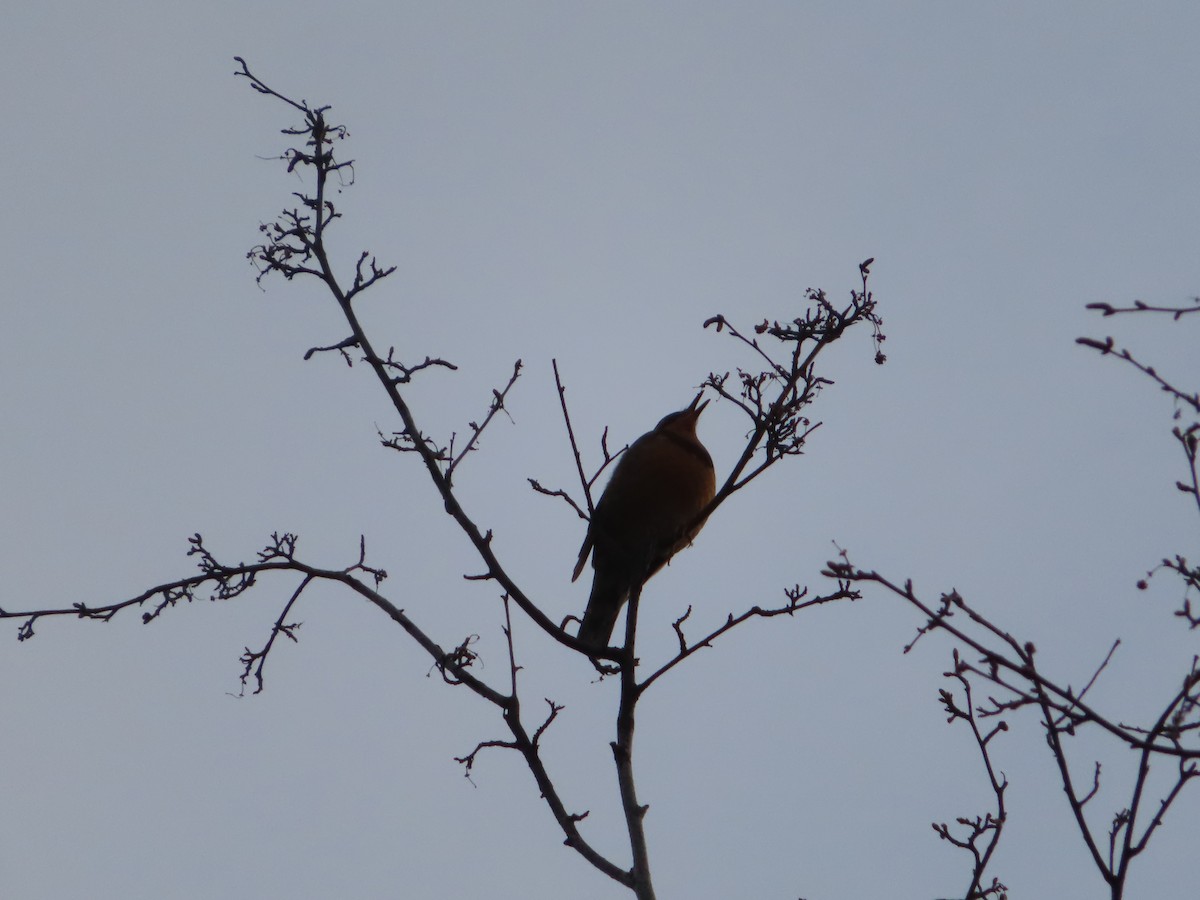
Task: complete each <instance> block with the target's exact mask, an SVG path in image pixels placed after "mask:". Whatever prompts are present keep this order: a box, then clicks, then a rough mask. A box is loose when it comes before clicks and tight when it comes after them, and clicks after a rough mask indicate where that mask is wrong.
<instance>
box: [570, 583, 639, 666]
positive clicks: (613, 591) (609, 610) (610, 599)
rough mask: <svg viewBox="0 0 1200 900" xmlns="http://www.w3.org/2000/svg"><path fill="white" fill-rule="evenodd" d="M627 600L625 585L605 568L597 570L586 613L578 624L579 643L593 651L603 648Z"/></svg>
mask: <svg viewBox="0 0 1200 900" xmlns="http://www.w3.org/2000/svg"><path fill="white" fill-rule="evenodd" d="M628 598H629V586H628V584H626V583H625V579H623V578H621V577H619V576H618V575H617V573H615V572H613V571H611V569H609V567H607V566H606V567H604V568H603V569H597V570H596V577H595V579H594V580H593V581H592V593H591V596H590V597H588V605H587V611H586V612H584V614H583V622H581V623H580V625H579V640H581V641H583V642H584V643H585V644H590V645H591V646H593V647H595V648H597V649H602V648H604V647H607V646H608V643H609V641H610V640H611V639H612V633H613V628H614V627H615V626H616V624H617V616H619V615H620V614H621V607H622V606H624V605H625V601H626V600H627V599H628Z"/></svg>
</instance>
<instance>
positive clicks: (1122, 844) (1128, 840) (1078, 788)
mask: <svg viewBox="0 0 1200 900" xmlns="http://www.w3.org/2000/svg"><path fill="white" fill-rule="evenodd" d="M1089 308H1090V309H1096V310H1099V311H1101V312H1102V313H1103V314H1104V315H1105V316H1110V315H1115V314H1117V313H1134V312H1142V313H1151V312H1158V313H1169V314H1171V316H1172V320H1173V321H1175V322H1178V321H1179V320H1180V319H1181V317H1182V316H1183V315H1184V314H1186V313H1190V312H1195V311H1197V310H1200V299H1198V300H1197V303H1196V306H1195V307H1184V308H1174V307H1153V306H1149V305H1147V304H1145V303H1142V302H1141V301H1137V302H1135V303H1134V305H1133V306H1132V307H1128V308H1115V307H1113V306H1111V305H1110V304H1107V303H1093V304H1090V305H1089ZM1077 342H1078V343H1079V344H1081V345H1083V346H1085V347H1089V348H1091V349H1094V350H1097V351H1099V352H1100V353H1101V354H1103V355H1105V356H1109V355H1111V356H1114V357H1115V358H1118V359H1120V360H1123V361H1124V362H1126V363H1128V364H1129V365H1131V366H1133V367H1134V368H1135V369H1137V370H1138V371H1139V372H1141V373H1143V374H1144V375H1146V376H1147V377H1149V378H1150V379H1151V380H1153V381H1154V382H1155V383H1156V384H1157V385H1158V387H1159V389H1160V390H1162V391H1163V392H1165V393H1167V394H1168V395H1170V396H1171V397H1172V398H1173V400H1174V403H1175V413H1174V418H1175V420H1176V422H1177V423H1179V424H1177V425H1176V426H1175V427H1174V428H1173V429H1172V435H1173V436H1174V438H1175V440H1176V441H1177V442H1178V443H1179V445H1180V447H1181V448H1182V450H1183V455H1184V458H1185V460H1186V463H1187V472H1188V476H1187V480H1184V481H1178V482H1176V487H1178V489H1179V490H1180V491H1181V492H1182V493H1184V494H1187V495H1188V496H1190V497H1191V498H1192V499H1193V501H1194V502H1195V503H1196V508H1197V512H1200V479H1198V476H1197V444H1198V443H1200V392H1195V391H1193V392H1188V391H1185V390H1181V389H1180V388H1178V387H1176V386H1175V385H1174V384H1172V383H1171V382H1170V381H1168V380H1167V379H1166V378H1164V377H1163V376H1162V375H1160V374H1159V373H1158V372H1157V371H1156V370H1155V368H1154V367H1153V366H1150V365H1147V364H1145V363H1142V362H1140V361H1139V360H1138V359H1136V358H1135V357H1134V356H1133V354H1131V353H1130V352H1129V351H1128V350H1125V349H1117V347H1116V342H1115V341H1114V340H1113V338H1111V337H1108V338H1105V339H1104V340H1097V339H1094V338H1079V339H1078V341H1077ZM1185 414H1186V415H1188V416H1189V417H1190V418H1191V419H1192V421H1190V422H1187V423H1184V422H1181V421H1180V420H1181V419H1183V417H1184V415H1185ZM1158 571H1170V572H1174V573H1175V574H1176V575H1177V576H1179V578H1180V579H1181V580H1182V582H1183V584H1184V597H1183V602H1182V605H1181V608H1180V609H1179V610H1178V611H1177V612H1176V615H1177V616H1179V617H1180V618H1183V619H1184V620H1185V621H1186V622H1187V623H1188V626H1189V627H1190V628H1196V627H1197V626H1198V625H1200V616H1198V615H1197V613H1196V612H1195V611H1194V609H1193V605H1192V596H1193V595H1194V594H1195V593H1196V591H1197V590H1200V569H1197V568H1196V567H1193V566H1191V565H1189V563H1188V561H1187V559H1186V558H1185V557H1184V556H1182V555H1179V554H1177V555H1175V556H1174V557H1173V558H1170V557H1168V558H1165V559H1163V561H1162V562H1161V563H1160V564H1159V565H1158V566H1157V567H1156V568H1155V569H1152V570H1151V571H1150V572H1149V573H1148V574H1147V576H1146V578H1145V579H1143V580H1142V581H1139V582H1138V587H1139V588H1140V589H1143V590H1144V589H1145V588H1146V587H1147V586H1148V579H1149V578H1150V577H1152V576H1153V575H1154V574H1155V572H1158ZM825 574H826V575H828V576H830V577H834V578H837V579H839V583H848V584H861V583H863V582H871V583H874V584H877V585H879V586H881V587H882V588H884V589H885V590H886V591H888V592H890V593H891V594H893V595H895V596H897V597H899V598H900V599H902V600H903V601H905V602H906V603H908V604H909V605H911V606H912V607H914V608H915V609H916V610H917V611H918V612H919V613H920V615H921V617H922V620H923V621H922V624H921V626H920V627H919V628H918V630H917V635H916V637H915V638H914V639H913V640H912V641H911V642H910V643H909V644H908V645H907V646H906V647H905V652H908V651H909V650H911V649H912V648H913V647H914V646H915V644H916V643H917V641H919V640H920V639H921V638H922V637H923V636H924V635H926V634H930V633H933V632H941V633H943V634H947V635H949V636H950V637H951V638H952V639H953V641H954V643H955V644H956V647H957V648H963V650H964V651H966V652H968V653H969V654H971V655H974V656H975V657H976V660H977V661H975V662H968V661H967V660H965V659H964V658H962V657H961V656H960V653H959V650H958V649H955V651H954V669H953V671H952V672H948V673H946V674H947V676H948V677H953V678H955V679H956V680H957V681H958V682H959V684H960V685H961V686H962V688H963V690H964V692H965V696H966V702H965V704H959V703H958V702H957V700H956V699H955V698H954V696H953V695H952V693H951V692H950V691H946V690H943V691H941V701H942V704H943V706H944V707H945V709H946V711H947V713H948V714H949V715H950V720H951V721H952V722H953V721H956V720H963V721H966V722H968V724H969V725H970V726H971V728H972V732H973V734H974V737H975V741H976V744H977V745H978V746H979V748H980V752H981V753H982V755H983V758H984V762H985V767H986V769H987V773H988V778H989V781H990V782H991V786H992V790H993V792H994V793H995V795H996V800H997V812H996V813H988V814H985V815H984V816H982V817H974V818H966V817H964V818H960V819H959V820H958V824H959V825H960V826H962V827H963V828H965V829H966V831H965V833H963V834H962V836H959V835H955V834H954V833H953V832H952V831H951V829H950V827H949V826H948V825H946V824H945V823H942V824H935V825H934V829H935V831H936V832H937V833H938V835H939V836H940V837H941V838H942V839H943V840H947V841H949V842H951V843H952V844H954V845H955V846H957V847H960V848H962V849H965V850H968V851H970V852H971V854H972V857H973V861H974V865H973V876H972V884H971V888H970V890H969V891H968V894H967V896H968V897H986V896H989V895H991V894H996V893H998V892H1001V891H1003V890H1004V888H1003V886H1002V885H999V882H997V881H996V880H995V879H993V882H992V887H991V888H987V889H985V888H983V887H982V885H983V882H982V880H981V879H982V876H983V870H984V868H985V867H986V864H987V861H988V859H989V857H990V856H991V853H992V850H994V848H995V845H996V842H997V841H998V840H999V837H1000V833H1001V831H1002V828H1003V825H1004V821H1005V814H1004V796H1003V795H1004V788H1005V787H1006V785H1007V782H1006V781H1005V780H1004V779H1003V776H1001V777H999V778H997V776H996V772H995V770H994V768H993V766H992V763H991V760H990V757H989V746H988V745H989V744H990V742H991V739H992V738H993V737H995V736H996V734H997V733H998V732H999V731H1000V730H1007V724H1006V723H1005V721H1004V720H1002V719H998V723H999V724H998V725H997V726H995V727H993V728H992V729H991V730H990V731H988V732H987V733H986V734H985V733H984V732H983V730H982V729H981V728H980V727H979V723H980V721H982V720H986V719H989V718H992V717H998V716H1001V715H1005V714H1009V713H1016V712H1018V711H1020V710H1024V709H1031V710H1034V711H1036V712H1037V714H1038V716H1039V720H1040V726H1041V729H1042V731H1043V732H1044V735H1045V739H1046V743H1047V745H1048V746H1049V748H1050V752H1051V754H1052V756H1053V758H1054V761H1055V764H1056V765H1057V767H1058V770H1059V774H1060V776H1061V779H1062V785H1063V791H1064V793H1065V795H1066V798H1067V803H1068V805H1069V807H1070V809H1071V812H1072V814H1073V816H1074V818H1075V822H1076V825H1077V827H1078V830H1079V834H1080V836H1081V837H1082V839H1083V842H1084V844H1085V845H1086V846H1087V848H1088V851H1089V853H1090V854H1091V857H1092V860H1093V862H1094V864H1095V866H1096V869H1097V870H1098V871H1099V872H1100V874H1101V875H1102V877H1103V878H1104V880H1105V881H1106V883H1107V884H1108V885H1109V888H1110V891H1111V896H1112V897H1113V898H1120V897H1122V896H1123V892H1124V887H1125V884H1126V880H1127V877H1128V874H1129V866H1130V864H1131V863H1132V861H1133V860H1134V859H1135V858H1136V857H1137V856H1138V855H1140V854H1141V853H1142V852H1144V851H1145V849H1146V847H1147V845H1148V843H1149V841H1150V839H1151V838H1152V837H1153V835H1154V834H1155V832H1156V831H1157V830H1158V828H1159V827H1160V826H1161V825H1162V823H1163V821H1164V817H1165V816H1166V814H1167V812H1168V811H1169V809H1170V808H1171V806H1172V805H1173V804H1174V803H1175V801H1176V799H1177V798H1178V797H1179V795H1180V793H1181V792H1182V791H1183V789H1184V787H1185V786H1186V785H1187V784H1188V783H1189V782H1190V781H1192V780H1193V779H1195V778H1196V777H1197V776H1198V775H1200V656H1193V657H1192V659H1191V661H1190V663H1189V666H1188V669H1187V671H1186V672H1185V673H1184V674H1183V676H1182V677H1181V678H1180V680H1179V687H1178V689H1177V690H1175V691H1174V693H1173V694H1171V695H1170V696H1169V697H1167V698H1166V700H1165V702H1164V704H1163V705H1162V707H1161V709H1160V710H1159V712H1158V713H1157V715H1155V716H1154V718H1153V721H1152V722H1151V723H1150V724H1147V725H1131V724H1128V723H1127V722H1125V721H1123V720H1117V719H1114V718H1112V717H1110V716H1106V715H1105V714H1103V713H1101V712H1100V711H1099V710H1098V709H1097V708H1095V707H1094V706H1093V705H1091V704H1090V703H1089V702H1088V700H1087V699H1086V698H1087V695H1088V692H1089V691H1090V690H1091V688H1092V687H1093V686H1094V685H1095V684H1096V682H1097V680H1098V679H1099V678H1100V676H1101V674H1102V673H1103V672H1104V671H1105V670H1106V669H1107V668H1108V666H1109V663H1110V662H1112V660H1113V658H1114V655H1115V653H1116V651H1117V649H1118V647H1119V646H1120V643H1121V642H1120V640H1119V639H1118V640H1115V641H1114V642H1113V644H1112V646H1111V648H1110V649H1109V651H1108V653H1107V655H1106V656H1105V657H1104V659H1103V660H1102V661H1101V662H1100V664H1099V665H1098V666H1097V667H1096V669H1095V671H1094V672H1093V673H1092V675H1091V677H1090V678H1089V679H1088V681H1087V682H1086V683H1085V684H1084V686H1083V688H1082V689H1080V690H1078V691H1076V690H1075V689H1073V688H1072V687H1071V686H1070V685H1069V684H1068V685H1065V686H1063V685H1060V684H1059V683H1057V682H1056V681H1054V680H1052V679H1050V678H1049V677H1047V676H1046V675H1044V674H1043V673H1042V671H1041V669H1040V667H1039V664H1038V661H1037V651H1036V648H1035V647H1034V645H1033V643H1032V642H1030V641H1020V640H1018V639H1017V638H1016V637H1014V636H1013V635H1012V634H1011V633H1009V632H1008V631H1006V630H1004V629H1002V628H1001V627H999V626H998V625H996V624H994V623H993V622H991V621H990V620H989V619H987V618H986V617H985V616H983V615H982V614H981V613H980V612H979V611H977V610H975V609H974V608H972V607H971V606H970V605H969V604H968V603H967V602H966V601H965V600H964V599H963V597H962V596H961V595H960V594H959V593H958V592H957V591H953V590H952V591H949V592H945V593H943V594H942V595H941V596H940V598H939V599H938V601H937V603H927V602H926V601H924V600H922V599H921V598H920V597H919V596H918V594H917V593H916V591H915V589H914V588H913V584H912V582H911V581H905V582H904V583H903V584H898V583H895V582H893V581H890V580H889V579H887V578H885V577H884V576H882V575H880V574H879V573H878V572H873V571H866V570H863V569H859V568H857V567H856V566H854V565H853V564H851V562H850V560H849V558H848V556H847V555H846V553H845V551H841V553H840V558H839V559H837V560H834V561H831V562H830V563H828V565H827V568H826V572H825ZM972 679H973V680H976V681H978V682H982V683H987V684H990V685H992V686H994V687H996V688H999V689H1000V694H999V696H990V695H989V696H988V698H987V702H986V703H985V704H981V705H975V704H974V703H973V702H972V700H971V680H972ZM1085 729H1087V730H1092V731H1095V730H1099V731H1101V732H1103V733H1106V734H1108V735H1109V736H1110V737H1112V738H1114V739H1116V740H1117V741H1119V742H1120V743H1122V744H1124V745H1125V746H1126V747H1127V748H1128V749H1129V750H1130V751H1131V752H1132V753H1133V754H1134V755H1135V756H1136V759H1137V769H1136V777H1135V779H1134V786H1133V789H1132V792H1131V794H1130V797H1129V802H1128V803H1127V804H1125V805H1123V806H1121V807H1120V808H1119V809H1117V811H1116V812H1115V813H1113V814H1112V815H1111V818H1110V819H1109V820H1108V821H1107V823H1106V825H1105V826H1103V827H1100V826H1098V825H1097V824H1096V821H1095V819H1094V817H1091V816H1090V813H1091V809H1090V808H1089V804H1091V803H1092V802H1093V801H1094V800H1095V799H1096V798H1097V797H1098V796H1099V794H1100V790H1101V767H1100V764H1099V762H1094V763H1093V765H1091V766H1090V767H1089V769H1088V775H1087V776H1086V777H1085V778H1083V779H1082V781H1081V780H1080V779H1079V777H1078V776H1077V774H1076V773H1075V772H1074V771H1073V769H1072V763H1071V760H1070V754H1069V753H1068V744H1069V741H1070V740H1071V739H1072V738H1075V737H1077V736H1078V735H1079V734H1081V733H1082V732H1083V731H1084V730H1085ZM1163 765H1169V766H1171V767H1173V770H1174V772H1173V775H1174V778H1173V782H1172V783H1171V786H1170V787H1169V788H1168V789H1167V791H1166V793H1165V795H1164V796H1162V797H1160V798H1159V799H1158V802H1157V804H1149V801H1148V800H1147V796H1146V792H1147V785H1148V782H1149V776H1150V773H1151V770H1152V769H1154V768H1155V767H1156V766H1158V767H1160V768H1161V767H1162V766H1163ZM1148 806H1149V809H1148V808H1147V807H1148ZM981 846H982V847H983V849H981Z"/></svg>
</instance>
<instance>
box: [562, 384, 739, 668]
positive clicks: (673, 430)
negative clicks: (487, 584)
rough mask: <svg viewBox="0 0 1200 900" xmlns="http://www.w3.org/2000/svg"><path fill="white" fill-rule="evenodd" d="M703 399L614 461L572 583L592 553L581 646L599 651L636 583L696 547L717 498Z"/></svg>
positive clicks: (664, 421) (670, 417)
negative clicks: (704, 439)
mask: <svg viewBox="0 0 1200 900" xmlns="http://www.w3.org/2000/svg"><path fill="white" fill-rule="evenodd" d="M699 401H700V395H697V396H696V399H695V400H693V401H692V403H691V405H690V406H688V407H687V408H686V409H682V410H680V411H679V412H673V413H671V414H670V415H668V416H664V417H663V419H662V421H661V422H659V423H658V424H657V425H656V426H654V430H653V431H648V432H647V433H646V434H643V435H642V436H641V437H640V438H638V439H637V440H636V441H634V442H633V444H632V445H631V446H630V447H629V449H628V450H626V451H625V453H624V455H622V456H621V458H620V459H619V460H618V461H617V467H616V469H615V470H614V471H613V473H612V477H611V478H610V479H609V482H608V486H607V487H606V488H605V489H604V493H603V494H602V495H601V497H600V502H599V503H597V504H596V509H595V512H594V513H593V514H592V521H591V523H590V524H589V525H588V530H587V536H586V537H585V538H584V540H583V546H582V547H581V548H580V549H579V562H578V563H576V564H575V574H574V575H573V576H572V577H571V580H572V581H575V580H576V579H577V578H579V574H580V572H582V571H583V566H584V563H586V562H587V558H588V554H589V553H591V554H592V568H593V569H595V577H594V578H593V580H592V593H591V596H590V597H589V598H588V605H587V612H585V613H584V614H583V621H582V623H581V624H580V626H579V640H581V641H583V642H584V643H586V644H590V645H591V646H593V647H595V648H597V649H602V648H604V647H605V646H607V642H608V641H609V640H610V638H611V637H612V632H613V627H614V626H615V625H616V623H617V616H618V615H619V614H620V612H621V607H622V606H623V605H624V604H625V601H626V600H628V599H629V592H630V590H631V589H632V588H633V586H634V585H635V584H641V583H645V581H646V580H647V579H649V578H650V576H652V575H653V574H654V573H655V572H657V571H658V570H659V569H661V568H662V567H663V566H664V565H666V563H667V562H668V561H669V560H670V559H671V557H672V556H674V555H675V554H676V553H678V552H679V551H680V550H682V549H683V548H684V547H686V546H688V544H690V543H691V542H692V539H693V538H695V536H696V535H697V534H699V532H700V529H701V528H702V527H704V520H703V519H700V518H699V516H700V514H701V513H702V512H703V511H704V508H705V507H706V506H708V504H709V502H710V501H711V500H712V498H713V495H714V494H715V493H716V472H715V470H714V469H713V463H712V457H711V456H709V455H708V451H707V450H705V449H704V445H703V444H701V443H700V440H699V438H697V437H696V420H697V419H699V418H700V413H701V412H703V411H704V407H705V406H707V405H708V401H707V400H705V401H704V402H703V403H700V402H699Z"/></svg>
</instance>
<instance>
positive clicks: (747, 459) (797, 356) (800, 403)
mask: <svg viewBox="0 0 1200 900" xmlns="http://www.w3.org/2000/svg"><path fill="white" fill-rule="evenodd" d="M872 262H874V260H873V259H868V260H866V261H865V262H863V263H861V264H860V265H859V275H860V277H861V278H862V287H861V289H860V290H856V291H851V293H850V302H849V304H848V305H846V306H845V307H843V308H841V309H838V308H837V307H835V306H834V305H833V304H832V303H831V302H830V301H829V300H828V298H827V297H826V296H825V292H824V291H822V290H815V289H812V288H810V289H809V290H808V291H806V293H805V297H806V299H807V300H808V303H809V306H808V308H807V309H805V311H804V313H803V314H802V315H800V316H797V317H796V318H794V319H792V320H791V321H789V322H785V323H782V324H781V323H780V322H778V321H775V322H768V321H767V320H763V321H762V322H761V323H759V324H758V325H756V326H755V327H754V332H755V334H756V335H757V336H756V337H749V336H747V335H746V334H744V333H742V332H741V331H739V330H738V329H737V328H736V327H735V326H734V325H733V324H731V323H730V322H729V320H728V319H726V318H725V316H722V315H717V316H713V317H712V318H710V319H708V320H707V321H706V322H705V323H704V327H705V328H708V327H710V326H711V327H713V328H715V329H716V330H717V331H718V332H721V331H725V332H728V333H729V335H730V336H731V337H733V338H734V339H735V340H736V341H738V342H739V343H741V344H743V345H744V346H745V347H747V348H749V349H750V350H751V351H752V352H753V354H754V356H755V357H756V359H757V360H758V362H759V364H760V365H762V366H763V368H761V369H743V368H738V369H737V379H736V381H735V382H734V383H735V384H736V385H737V388H736V390H735V389H733V387H732V386H731V384H730V381H731V376H730V373H728V372H726V373H724V374H722V375H717V374H715V373H710V374H709V376H708V378H707V379H705V381H704V386H705V387H706V388H709V389H711V390H713V391H714V392H716V393H717V394H718V395H720V396H721V397H723V398H724V399H726V400H728V401H730V402H731V403H733V404H734V405H735V406H736V407H737V408H738V409H740V410H741V411H742V412H743V413H744V414H745V415H746V417H747V418H749V420H750V423H751V424H750V430H749V432H748V433H747V445H746V449H745V451H744V452H743V454H742V456H741V458H740V459H739V460H738V461H737V463H736V464H735V465H734V468H733V471H732V472H731V473H730V475H729V477H728V478H727V479H726V481H725V483H724V485H723V486H722V489H721V490H720V491H718V492H717V497H716V498H715V499H714V501H713V504H712V506H711V508H710V509H709V510H708V512H709V513H711V512H712V510H713V509H715V508H716V507H717V506H718V505H720V503H721V502H723V501H724V499H725V498H726V497H728V496H729V495H730V494H732V493H733V492H734V491H737V490H739V489H741V488H742V487H745V486H746V484H748V483H749V482H750V481H752V480H753V479H754V478H756V477H758V476H759V475H760V474H762V473H763V472H764V471H765V470H766V469H768V468H769V467H770V466H772V465H773V464H775V463H776V462H778V461H779V460H780V459H782V458H783V457H785V456H797V455H799V454H801V453H803V452H804V443H805V441H806V440H807V438H808V436H809V435H810V434H812V432H813V431H815V430H816V429H817V428H818V427H820V423H819V422H818V423H813V422H812V420H811V419H809V418H808V416H807V415H806V414H805V410H806V409H807V408H808V407H809V406H810V405H811V404H812V403H813V401H814V400H815V399H816V397H817V395H818V394H819V393H820V391H821V389H822V388H824V387H826V386H828V385H830V384H832V382H831V381H830V380H829V379H827V378H824V377H822V376H820V375H819V374H817V370H816V364H817V359H818V357H819V356H820V354H821V353H822V351H824V350H825V349H826V348H827V347H829V346H830V345H831V344H833V343H835V342H836V341H838V340H839V339H840V338H841V337H842V336H843V335H844V334H845V333H846V331H847V329H849V328H851V327H853V326H854V325H856V324H858V323H859V322H867V323H869V324H870V325H871V328H872V331H873V335H874V343H875V361H876V363H879V364H883V363H884V362H885V361H886V359H887V357H886V356H884V354H883V352H882V350H881V345H882V343H883V341H884V340H885V336H884V334H883V331H882V327H883V321H882V320H881V319H880V318H879V315H878V314H877V313H876V311H875V298H874V296H873V295H872V293H871V291H870V290H869V289H868V286H867V279H868V276H869V274H870V267H871V263H872ZM762 336H766V337H770V338H774V339H775V340H776V341H778V342H779V344H781V345H782V347H780V348H779V349H781V350H782V351H783V354H784V355H783V356H782V357H777V356H775V355H773V354H772V353H771V352H768V349H766V348H765V347H764V346H763V344H762V343H761V342H760V338H761V337H762ZM760 454H761V458H760V459H759V460H758V462H757V463H756V464H755V465H754V466H753V467H752V468H751V463H752V461H753V460H754V459H755V458H756V456H759V455H760Z"/></svg>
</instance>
